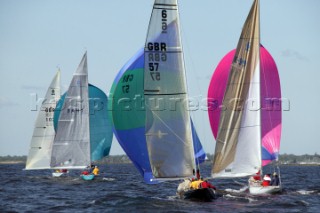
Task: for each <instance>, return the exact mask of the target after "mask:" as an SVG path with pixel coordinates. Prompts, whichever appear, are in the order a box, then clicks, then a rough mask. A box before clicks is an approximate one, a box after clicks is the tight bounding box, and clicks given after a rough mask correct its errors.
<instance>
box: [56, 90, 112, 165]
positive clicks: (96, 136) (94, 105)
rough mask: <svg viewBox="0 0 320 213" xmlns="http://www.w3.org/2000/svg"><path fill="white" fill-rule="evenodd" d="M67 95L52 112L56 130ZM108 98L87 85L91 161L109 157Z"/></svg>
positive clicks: (63, 96) (110, 127)
mask: <svg viewBox="0 0 320 213" xmlns="http://www.w3.org/2000/svg"><path fill="white" fill-rule="evenodd" d="M66 95H67V93H65V94H63V95H62V96H61V99H60V100H59V101H58V103H57V106H56V110H55V112H54V128H55V130H56V129H57V128H58V127H57V126H58V120H59V116H60V112H61V109H62V106H63V103H64V100H65V97H66ZM107 106H108V97H107V96H106V94H105V93H104V92H103V91H102V90H100V89H99V88H98V87H95V86H93V85H91V84H89V112H90V115H89V123H90V152H91V156H90V159H91V161H96V160H100V159H102V158H103V157H105V156H108V155H109V152H110V148H111V143H112V136H113V132H112V124H111V120H110V117H109V116H110V115H109V113H108V110H107Z"/></svg>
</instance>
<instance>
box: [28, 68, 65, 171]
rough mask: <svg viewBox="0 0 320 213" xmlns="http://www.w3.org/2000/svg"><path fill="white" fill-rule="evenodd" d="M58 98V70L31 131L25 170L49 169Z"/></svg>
mask: <svg viewBox="0 0 320 213" xmlns="http://www.w3.org/2000/svg"><path fill="white" fill-rule="evenodd" d="M59 98H60V70H58V71H57V73H56V75H55V76H54V78H53V80H52V82H51V84H50V86H49V88H48V90H47V92H46V96H45V99H44V100H43V102H42V104H41V107H40V110H39V113H38V116H37V119H36V122H35V127H34V130H33V135H32V139H31V143H30V149H29V154H28V157H27V162H26V167H25V169H26V170H33V169H50V159H51V148H52V143H53V140H54V136H55V131H54V128H53V113H54V110H55V107H56V102H57V101H58V100H59Z"/></svg>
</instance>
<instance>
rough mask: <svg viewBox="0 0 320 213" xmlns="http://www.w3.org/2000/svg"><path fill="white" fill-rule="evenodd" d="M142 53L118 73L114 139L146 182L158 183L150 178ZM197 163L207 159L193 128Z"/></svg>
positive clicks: (113, 104)
mask: <svg viewBox="0 0 320 213" xmlns="http://www.w3.org/2000/svg"><path fill="white" fill-rule="evenodd" d="M143 74H144V51H143V49H141V50H139V51H138V52H137V53H136V54H135V55H134V56H133V57H132V58H131V59H130V60H129V61H128V62H127V63H126V64H125V65H124V66H123V68H122V69H121V70H120V71H119V73H118V75H117V76H116V78H115V80H114V82H113V84H112V88H111V90H110V93H111V94H112V96H113V97H112V98H110V102H109V103H110V106H109V108H110V109H111V110H110V112H111V113H112V116H111V117H112V119H113V122H112V123H113V125H114V126H113V128H114V133H115V136H116V137H117V140H118V141H119V143H120V145H121V147H122V148H123V150H124V151H125V152H126V154H127V155H128V157H129V158H130V159H131V161H132V162H133V163H134V165H135V167H136V168H137V169H138V171H139V172H140V174H141V175H142V177H144V181H145V182H146V183H149V184H152V183H158V181H156V180H155V177H154V176H153V175H152V171H151V166H150V161H149V156H148V150H147V145H146V138H145V119H146V114H145V103H144V98H145V97H144V93H143ZM192 133H193V142H194V148H195V150H194V153H195V155H196V159H197V160H196V161H197V162H199V163H202V162H203V161H204V159H205V157H206V155H205V152H204V150H203V148H202V145H201V143H200V140H199V138H198V135H197V133H196V130H195V128H194V127H193V126H192Z"/></svg>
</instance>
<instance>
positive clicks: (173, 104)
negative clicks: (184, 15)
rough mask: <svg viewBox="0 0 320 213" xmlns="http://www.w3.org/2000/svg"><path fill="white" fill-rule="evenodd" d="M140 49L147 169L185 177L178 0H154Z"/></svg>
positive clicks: (187, 138) (187, 141)
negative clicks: (142, 47) (149, 165)
mask: <svg viewBox="0 0 320 213" xmlns="http://www.w3.org/2000/svg"><path fill="white" fill-rule="evenodd" d="M169 26H170V28H169ZM144 53H145V54H144V57H145V62H144V96H145V106H146V124H145V134H146V142H147V148H148V154H149V160H150V164H151V169H152V173H153V175H154V176H155V177H156V178H158V179H161V178H164V179H167V178H168V179H172V178H182V177H190V176H192V175H193V169H195V158H194V151H193V150H194V148H193V142H192V133H191V122H190V115H189V112H188V105H187V98H188V97H187V85H186V77H185V68H184V60H183V51H182V44H181V39H180V24H179V15H178V5H177V0H155V3H154V6H153V11H152V15H151V19H150V23H149V29H148V33H147V39H146V43H145V48H144Z"/></svg>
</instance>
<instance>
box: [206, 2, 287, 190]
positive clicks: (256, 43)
mask: <svg viewBox="0 0 320 213" xmlns="http://www.w3.org/2000/svg"><path fill="white" fill-rule="evenodd" d="M280 98H281V92H280V80H279V75H278V72H277V68H276V65H275V63H274V60H273V59H272V57H271V55H270V54H269V53H268V52H267V51H266V50H265V48H264V47H263V46H261V45H260V23H259V0H255V1H254V3H253V5H252V8H251V10H250V13H249V15H248V17H247V20H246V22H245V24H244V27H243V30H242V33H241V37H240V40H239V42H238V46H237V49H236V50H235V51H232V52H230V53H229V54H228V55H227V56H226V57H225V58H224V59H223V60H222V61H221V62H220V64H219V66H218V67H217V69H216V72H215V74H214V76H213V77H212V80H211V83H210V87H209V93H208V106H209V108H211V109H219V110H216V111H215V110H211V111H210V110H209V118H210V124H211V128H212V131H213V133H214V135H215V137H216V148H215V156H214V162H213V167H212V177H213V178H236V177H247V176H252V175H255V174H257V173H259V172H260V174H261V175H263V173H262V172H263V171H262V166H264V165H267V164H268V163H270V162H272V161H276V160H277V159H278V154H279V146H280V135H281V105H280ZM281 188H282V186H281V182H280V185H279V186H268V187H263V186H261V183H255V184H253V183H252V182H251V181H249V191H250V193H251V194H265V193H275V192H279V191H281Z"/></svg>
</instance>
